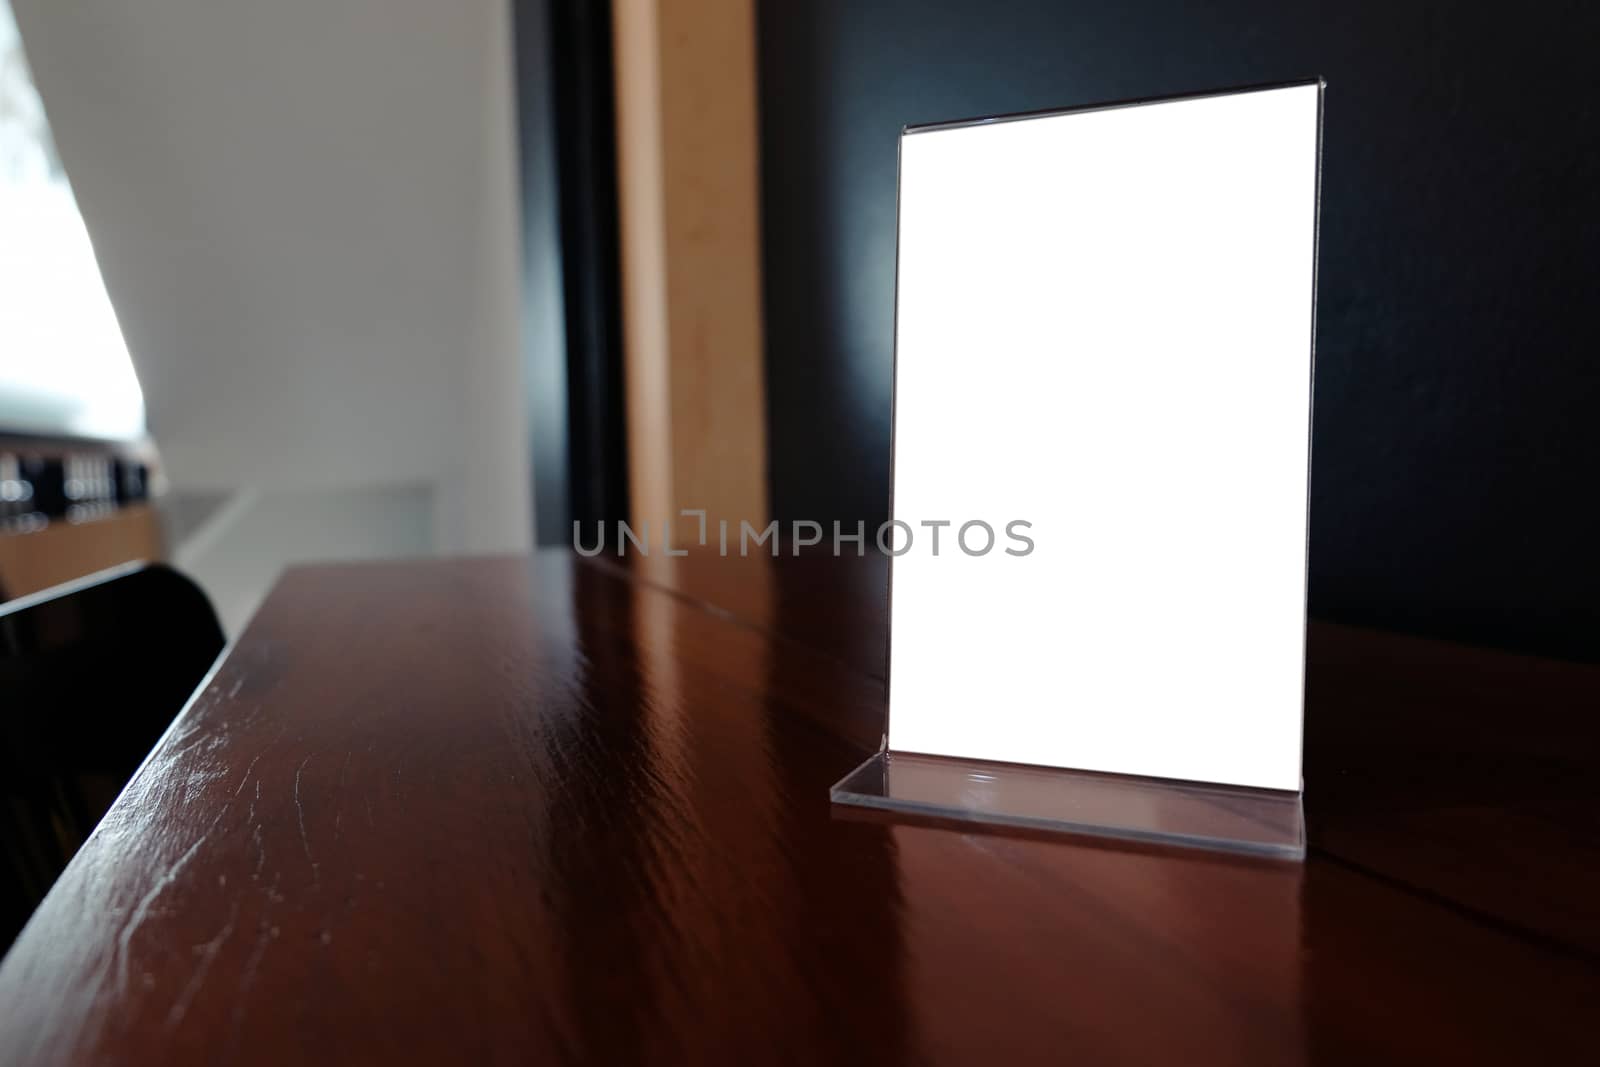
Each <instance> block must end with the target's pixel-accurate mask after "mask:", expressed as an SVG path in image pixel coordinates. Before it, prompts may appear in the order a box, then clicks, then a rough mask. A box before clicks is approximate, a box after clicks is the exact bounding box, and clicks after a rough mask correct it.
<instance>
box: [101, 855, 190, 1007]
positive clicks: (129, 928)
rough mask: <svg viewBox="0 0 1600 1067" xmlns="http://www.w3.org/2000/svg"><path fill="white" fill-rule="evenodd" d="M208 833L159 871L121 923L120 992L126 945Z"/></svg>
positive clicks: (125, 978)
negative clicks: (151, 884)
mask: <svg viewBox="0 0 1600 1067" xmlns="http://www.w3.org/2000/svg"><path fill="white" fill-rule="evenodd" d="M213 825H214V824H213ZM209 833H210V831H207V832H206V833H204V834H201V835H200V837H199V838H197V839H196V840H195V843H194V844H192V845H190V846H189V848H188V849H187V850H186V851H185V852H184V854H183V855H181V856H179V857H178V858H177V859H176V860H173V861H172V862H171V863H170V864H168V865H167V869H166V870H165V871H163V872H161V877H160V878H157V879H156V884H155V885H153V886H151V887H150V890H149V892H147V893H145V895H144V896H143V897H142V898H140V900H139V903H138V904H137V905H135V906H134V909H133V911H132V912H131V913H129V915H128V921H127V922H126V923H125V924H123V927H122V932H121V933H120V934H118V935H117V989H118V990H120V991H121V992H123V993H126V992H127V989H128V947H129V945H131V944H132V942H133V935H134V934H135V933H137V932H138V930H139V927H140V926H142V925H144V920H145V918H146V917H147V916H148V915H149V914H150V905H152V904H154V903H155V902H156V898H157V897H159V896H160V895H161V894H162V893H163V892H164V891H165V890H166V888H167V887H168V886H170V885H171V884H172V883H173V882H174V881H176V880H177V877H178V872H179V871H181V870H183V868H184V866H185V865H186V864H187V863H188V862H189V861H190V860H191V859H193V858H194V854H195V853H196V852H198V851H200V846H201V845H203V844H205V841H206V837H207V836H209Z"/></svg>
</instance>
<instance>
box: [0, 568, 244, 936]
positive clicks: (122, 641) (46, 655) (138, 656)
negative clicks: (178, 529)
mask: <svg viewBox="0 0 1600 1067" xmlns="http://www.w3.org/2000/svg"><path fill="white" fill-rule="evenodd" d="M224 643H225V642H224V638H223V633H222V627H221V625H220V624H219V623H218V621H217V616H216V612H215V611H214V610H213V609H212V607H211V602H210V601H209V600H207V599H206V595H205V593H203V592H202V591H201V590H200V588H199V586H197V585H195V584H194V582H192V581H190V580H189V579H188V578H186V577H184V576H183V575H182V574H179V573H178V572H177V571H175V570H173V569H172V568H170V567H166V566H163V565H161V564H146V563H137V564H131V565H129V566H126V567H120V568H117V569H115V570H111V571H106V572H103V573H101V574H98V575H91V576H90V577H88V578H85V579H83V580H81V581H78V582H72V583H69V584H67V585H63V586H57V587H56V588H55V589H49V590H45V591H44V592H42V593H38V594H34V595H31V596H25V597H21V598H19V599H17V600H15V601H13V602H11V603H9V604H4V605H0V693H4V694H5V703H4V705H3V708H0V951H3V950H4V949H5V948H9V947H10V945H11V942H12V941H13V940H14V939H15V938H16V935H17V934H18V933H19V932H20V931H21V929H22V927H23V925H24V924H25V923H26V922H27V920H28V916H29V915H31V914H32V913H33V909H34V908H35V907H36V906H37V905H38V904H39V902H40V901H41V900H43V899H44V895H45V894H46V893H47V892H49V890H50V886H51V885H52V884H53V883H54V882H55V879H56V877H57V876H58V875H59V874H60V873H61V871H62V870H63V869H65V867H66V865H67V862H68V861H69V860H71V859H72V856H73V854H74V853H76V852H77V850H78V847H79V846H80V845H81V844H82V843H83V842H84V840H85V839H87V838H88V836H89V833H90V832H91V831H92V830H93V829H94V828H95V826H96V825H97V824H98V823H99V821H100V818H101V816H103V815H104V814H105V812H106V810H107V809H108V808H110V806H111V802H112V801H113V800H115V799H116V797H117V794H118V793H120V792H121V791H122V787H123V786H124V785H126V784H127V782H128V780H129V778H131V777H132V775H133V772H134V771H135V770H137V769H138V767H139V764H140V763H141V762H142V761H143V760H144V757H145V755H146V754H147V753H148V752H149V751H150V749H151V748H152V747H153V746H154V745H155V743H156V741H157V740H158V739H159V738H160V737H161V734H162V733H163V732H164V731H165V730H166V728H167V726H168V725H169V724H170V723H171V722H172V720H173V718H174V717H175V716H176V715H177V714H178V712H179V711H181V710H182V709H183V706H184V704H185V702H186V701H187V700H188V699H189V697H190V695H191V694H192V693H193V692H194V690H195V687H196V686H197V685H198V684H199V683H200V680H201V679H202V678H204V677H205V674H206V672H207V671H208V670H209V669H210V668H211V665H212V663H214V662H215V661H216V658H217V655H218V654H219V653H220V652H221V651H222V648H223V645H224Z"/></svg>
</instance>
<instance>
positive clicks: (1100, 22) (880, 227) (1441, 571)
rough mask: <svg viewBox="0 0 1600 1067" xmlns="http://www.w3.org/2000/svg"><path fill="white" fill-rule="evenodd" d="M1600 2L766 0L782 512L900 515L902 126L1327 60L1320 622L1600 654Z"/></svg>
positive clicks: (772, 342) (1217, 80)
mask: <svg viewBox="0 0 1600 1067" xmlns="http://www.w3.org/2000/svg"><path fill="white" fill-rule="evenodd" d="M1597 12H1600V6H1595V5H1585V4H1577V3H1571V4H1566V3H1561V4H1558V3H1529V4H1521V5H1504V4H1502V5H1496V6H1494V7H1493V8H1474V7H1471V6H1466V5H1452V4H1408V3H1403V2H1401V3H1397V2H1387V3H1386V2H1380V0H1345V2H1340V3H1325V4H1306V3H1283V2H1278V3H1268V2H1249V0H1223V2H1220V3H1212V4H1206V5H1200V4H1195V3H1192V2H1184V0H1120V2H1105V3H1099V4H1091V3H1082V2H1069V3H1056V4H1048V3H1028V2H1024V0H921V2H915V3H911V2H907V3H899V2H887V0H826V2H824V0H812V2H807V3H789V2H787V0H767V2H765V3H763V4H762V5H761V7H760V63H761V108H762V168H763V177H762V183H763V195H764V219H763V222H764V227H765V242H766V247H765V257H766V258H765V271H766V313H767V331H768V340H767V375H768V378H767V381H768V386H767V388H768V405H769V409H770V410H769V426H770V433H771V438H772V440H771V466H772V470H771V475H772V495H773V510H774V514H775V515H776V516H777V517H779V518H781V519H784V520H791V519H802V518H804V519H816V520H823V521H826V520H831V519H836V518H837V519H841V520H855V519H857V518H863V519H866V520H868V521H869V522H873V521H881V520H882V519H883V518H884V517H885V516H886V511H887V495H888V457H889V403H890V369H891V359H892V352H893V311H894V309H893V292H894V260H893V255H894V243H895V218H894V210H895V156H896V139H897V135H898V132H899V129H900V127H901V126H902V125H905V124H907V123H915V122H926V121H936V120H941V119H950V118H960V117H967V116H972V115H983V114H995V113H1001V112H1010V111H1020V110H1028V109H1034V108H1041V107H1058V106H1069V105H1074V104H1085V103H1092V102H1094V101H1098V100H1107V99H1118V98H1126V97H1137V96H1150V95H1156V94H1163V93H1168V92H1182V91H1187V90H1195V89H1205V88H1212V87H1222V86H1230V85H1237V84H1242V83H1250V82H1263V81H1277V80H1284V79H1290V78H1298V77H1303V76H1307V75H1316V74H1320V75H1322V76H1323V77H1325V78H1326V79H1327V81H1328V90H1327V97H1326V112H1325V126H1324V141H1323V199H1322V231H1321V274H1320V288H1319V305H1318V327H1317V382H1316V426H1315V434H1314V442H1313V466H1312V471H1313V474H1312V482H1313V489H1312V511H1311V525H1312V537H1311V610H1312V613H1313V614H1314V615H1318V616H1321V617H1326V618H1334V619H1340V620H1345V621H1352V622H1361V623H1369V624H1375V625H1382V626H1386V627H1389V628H1393V629H1401V630H1410V631H1414V632H1421V633H1431V634H1439V635H1444V636H1451V637H1456V638H1461V639H1466V640H1471V641H1477V642H1483V643H1491V644H1501V645H1507V646H1511V647H1520V648H1527V649H1534V650H1541V651H1546V652H1553V653H1557V654H1562V655H1567V656H1572V657H1577V658H1585V659H1600V579H1597V574H1600V572H1597V570H1596V568H1595V566H1594V565H1593V559H1594V554H1595V549H1596V546H1597V545H1600V522H1597V519H1600V506H1597V502H1596V489H1597V486H1600V385H1597V383H1600V352H1597V350H1596V344H1595V340H1596V330H1595V326H1594V323H1595V319H1596V314H1597V311H1600V300H1597V299H1596V296H1595V293H1594V291H1593V290H1594V287H1595V283H1596V281H1597V278H1600V271H1597V269H1596V268H1597V265H1600V264H1597V260H1600V253H1597V240H1600V225H1597V223H1596V213H1597V211H1600V196H1597V192H1596V184H1597V182H1600V153H1597V136H1596V131H1597V128H1600V76H1597V74H1596V71H1597V70H1600V16H1597ZM975 369H978V368H975Z"/></svg>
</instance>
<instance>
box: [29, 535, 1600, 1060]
mask: <svg viewBox="0 0 1600 1067" xmlns="http://www.w3.org/2000/svg"><path fill="white" fill-rule="evenodd" d="M645 562H647V563H651V564H652V565H651V566H650V567H643V566H640V567H635V565H633V564H626V563H619V562H602V561H598V560H597V561H579V560H576V559H575V558H573V557H570V556H568V555H565V554H552V555H542V556H540V557H537V558H536V559H534V560H532V561H520V560H474V561H452V562H432V563H404V564H373V565H362V566H339V567H317V568H304V569H297V570H294V571H292V572H290V573H289V574H288V575H287V576H286V577H285V578H284V579H283V581H282V582H281V583H280V585H279V587H278V588H277V589H276V590H275V592H274V593H273V594H272V596H271V597H270V598H269V600H268V602H267V603H266V605H265V606H264V607H263V609H262V610H261V612H260V614H259V615H258V617H257V618H256V620H255V621H254V622H253V623H252V624H251V626H250V627H249V629H248V630H247V632H246V633H245V634H244V635H243V636H242V637H241V638H240V639H239V641H238V642H237V644H236V646H235V647H234V648H233V649H232V650H231V652H230V653H229V655H228V656H227V658H226V659H225V660H224V662H223V663H222V664H221V666H220V668H219V669H218V671H217V672H216V674H215V676H214V677H212V678H211V679H210V680H209V682H208V683H207V684H206V685H205V687H204V688H203V690H202V692H201V693H200V694H198V696H197V698H196V699H195V701H194V702H193V704H192V705H191V707H190V708H189V709H188V710H187V712H186V713H185V714H184V715H183V716H181V717H180V719H179V720H178V722H177V723H176V724H175V726H174V728H173V730H172V731H171V732H169V734H168V735H167V736H166V737H165V738H164V739H163V740H162V742H161V743H160V744H159V745H158V746H157V748H156V750H155V752H154V753H152V756H151V758H150V760H149V761H148V762H147V763H146V765H145V766H144V767H143V768H142V770H141V771H140V772H139V774H138V775H136V776H135V778H134V780H133V782H132V783H131V784H130V786H129V787H128V789H127V791H126V792H125V793H124V795H123V796H122V797H121V798H120V799H119V801H118V802H117V804H116V805H115V806H114V807H113V809H112V811H111V813H110V815H109V816H108V817H107V819H106V820H105V822H104V823H103V824H102V825H101V827H100V828H99V830H98V831H97V832H96V834H95V835H94V836H93V837H92V838H91V840H90V841H89V842H88V844H87V845H86V846H85V847H84V849H83V850H82V851H81V852H80V853H79V855H78V856H77V858H76V859H75V860H74V861H73V863H72V864H71V866H70V867H69V868H68V870H67V872H66V874H65V875H64V876H63V877H62V879H61V881H60V882H59V883H58V884H57V885H56V887H55V889H54V890H53V891H52V892H51V894H50V896H49V897H48V898H47V899H46V901H45V904H44V905H43V907H42V908H41V909H40V911H39V912H38V913H37V914H36V915H35V917H34V919H33V921H32V922H31V923H30V925H29V926H28V928H27V929H26V930H25V931H24V932H23V934H22V936H21V938H20V939H19V940H18V942H17V944H16V946H15V948H14V949H13V951H12V952H11V954H10V955H9V956H8V957H7V958H6V960H5V961H4V963H3V965H0V1062H4V1063H7V1064H14V1063H15V1064H28V1063H76V1062H128V1063H185V1062H190V1063H214V1062H227V1061H232V1062H247V1063H264V1064H267V1063H270V1064H275V1065H276V1064H284V1063H294V1062H301V1061H308V1060H310V1061H336V1062H387V1063H438V1062H465V1061H486V1062H508V1063H509V1062H591V1063H608V1064H609V1063H638V1062H648V1063H674V1062H723V1061H725V1062H733V1063H761V1062H783V1063H817V1062H872V1063H877V1064H885V1063H962V1062H982V1063H988V1062H1006V1061H1012V1062H1018V1061H1020V1062H1045V1063H1060V1062H1089V1063H1099V1062H1127V1063H1154V1062H1181V1063H1185V1064H1197V1063H1269V1064H1293V1063H1303V1062H1318V1063H1351V1062H1402V1061H1410V1062H1416V1061H1418V1060H1421V1061H1424V1062H1452V1063H1460V1062H1488V1063H1505V1062H1538V1061H1539V1060H1541V1059H1553V1058H1556V1057H1562V1056H1564V1057H1567V1058H1569V1059H1570V1058H1572V1057H1576V1056H1581V1055H1582V1054H1584V1052H1585V1050H1590V1051H1592V1048H1591V1046H1590V1045H1589V1040H1590V1039H1589V1037H1588V1032H1587V1023H1588V1014H1589V1013H1590V1012H1592V1008H1593V1004H1594V1003H1595V1002H1596V1000H1597V997H1600V983H1597V974H1600V966H1597V963H1596V957H1595V953H1594V947H1595V945H1594V941H1593V936H1594V916H1593V910H1592V905H1590V904H1588V903H1587V902H1586V901H1585V899H1584V897H1583V896H1582V895H1581V892H1582V891H1583V890H1585V889H1586V888H1587V887H1591V886H1592V884H1593V883H1592V879H1593V877H1594V863H1593V859H1594V851H1593V850H1594V847H1595V841H1594V835H1593V826H1592V823H1591V822H1589V821H1588V820H1590V819H1592V818H1593V814H1592V813H1593V811H1594V799H1595V795H1594V786H1593V785H1592V784H1590V782H1589V781H1588V780H1585V779H1586V777H1587V778H1589V779H1591V780H1592V775H1590V776H1585V775H1583V774H1582V773H1581V772H1582V770H1583V768H1585V767H1591V768H1592V767H1593V760H1594V758H1595V757H1594V752H1595V748H1594V745H1593V744H1592V743H1590V744H1588V745H1587V747H1584V746H1585V742H1586V741H1587V742H1592V740H1593V737H1594V728H1593V727H1592V726H1589V725H1588V722H1589V721H1591V717H1589V716H1586V715H1585V714H1584V712H1585V711H1592V710H1593V705H1594V698H1595V696H1596V693H1597V692H1600V689H1597V687H1596V677H1595V673H1594V672H1593V671H1592V670H1590V669H1587V668H1577V667H1569V666H1566V665H1560V664H1547V663H1541V662H1538V661H1523V660H1515V659H1512V658H1508V657H1500V656H1495V655H1493V654H1488V653H1477V652H1472V651H1469V650H1459V649H1449V648H1445V647H1443V646H1435V645H1430V644H1428V643H1423V642H1410V641H1407V640H1405V639H1396V638H1389V637H1385V636H1382V635H1374V634H1366V633H1361V632H1358V631H1349V630H1342V629H1334V628H1318V629H1316V630H1314V636H1313V643H1312V649H1313V654H1312V670H1311V681H1310V683H1309V686H1310V694H1311V695H1310V700H1309V708H1308V756H1307V789H1308V793H1307V809H1308V813H1309V815H1310V817H1311V820H1312V829H1313V854H1312V856H1311V858H1310V860H1309V861H1308V862H1307V863H1306V864H1305V865H1304V867H1299V866H1294V865H1284V864H1275V863H1270V862H1264V861H1247V860H1239V859H1229V858H1221V857H1213V856H1209V855H1205V854H1199V853H1183V852H1165V851H1160V850H1155V849H1150V848H1124V847H1118V846H1114V845H1108V844H1105V843H1097V842H1090V841H1072V840H1062V839H1051V838H1048V837H1044V836H1042V835H1038V834H1030V833H1018V832H1005V831H1002V832H993V831H984V832H970V831H968V830H964V829H960V828H951V827H948V826H942V825H938V824H930V823H917V822H908V821H900V820H888V819H884V818H881V817H870V816H862V815H858V814H853V813H851V814H843V813H839V812H835V811H834V810H833V809H831V808H830V806H829V804H828V801H827V787H828V786H829V785H830V784H831V783H832V782H833V781H834V780H836V779H837V778H839V777H840V776H841V775H842V774H843V773H844V772H845V771H847V770H849V769H850V768H851V767H853V766H854V765H855V764H856V763H857V762H858V761H859V760H860V759H861V758H862V757H863V756H864V755H866V754H867V753H868V752H870V751H871V750H872V749H873V748H875V747H876V745H877V742H878V738H879V734H880V731H881V725H882V714H883V707H882V705H883V697H882V678H881V638H882V626H883V622H882V612H881V593H880V592H879V591H878V590H877V589H876V586H875V580H874V579H873V578H872V575H871V571H870V564H867V563H861V564H857V563H855V561H848V560H847V561H828V562H817V561H814V560H802V561H798V562H795V561H790V560H784V561H781V562H778V563H774V562H772V561H770V560H763V561H736V560H730V561H721V560H716V561H706V560H699V561H696V562H694V563H682V562H679V563H674V564H672V565H671V566H667V567H661V566H655V565H654V564H653V561H645ZM875 645H876V649H877V650H876V651H874V646H875ZM875 663H876V664H878V667H877V668H876V670H875V669H874V664H875ZM1513 698H1515V699H1513ZM1508 702H1510V705H1511V706H1508ZM1439 730H1443V731H1444V733H1443V734H1442V735H1440V734H1439V732H1438V731H1439ZM1524 734H1526V735H1527V736H1523V735H1524ZM1485 772H1492V773H1493V781H1492V783H1483V782H1481V781H1480V779H1481V778H1482V777H1483V775H1484V773H1485ZM1584 803H1587V805H1588V806H1587V808H1586V809H1584V810H1583V811H1581V812H1580V811H1577V810H1575V805H1582V804H1584ZM1530 827H1536V829H1530ZM1486 832H1487V835H1486ZM1586 879H1588V881H1586ZM1563 882H1565V883H1567V884H1566V886H1565V887H1564V888H1563V887H1562V885H1560V884H1559V883H1563ZM1593 899H1594V895H1593V894H1592V893H1590V894H1589V896H1588V898H1587V900H1588V901H1592V900H1593Z"/></svg>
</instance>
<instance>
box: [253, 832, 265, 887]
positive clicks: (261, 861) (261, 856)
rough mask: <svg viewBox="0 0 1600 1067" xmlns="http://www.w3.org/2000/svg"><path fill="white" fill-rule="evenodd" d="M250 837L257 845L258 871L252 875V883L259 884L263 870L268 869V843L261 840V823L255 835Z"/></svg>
mask: <svg viewBox="0 0 1600 1067" xmlns="http://www.w3.org/2000/svg"><path fill="white" fill-rule="evenodd" d="M250 836H251V838H252V839H253V840H254V841H255V843H256V869H255V870H254V871H253V872H252V873H251V875H250V880H251V881H252V882H259V881H261V871H262V868H264V867H266V865H267V846H266V842H264V841H262V840H261V824H260V823H257V824H256V829H255V833H253V834H251V835H250Z"/></svg>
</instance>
